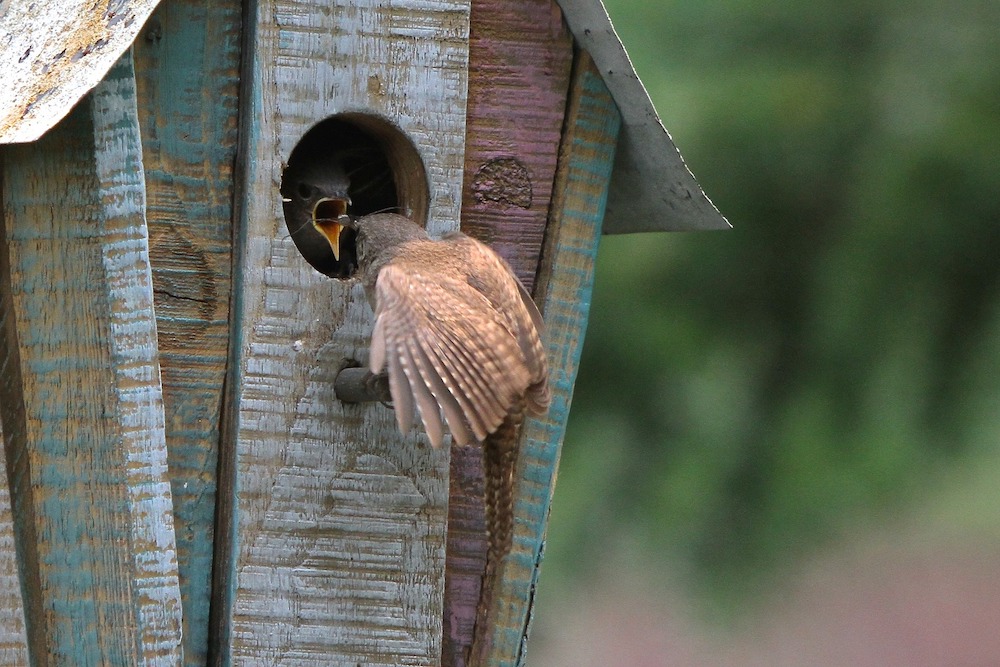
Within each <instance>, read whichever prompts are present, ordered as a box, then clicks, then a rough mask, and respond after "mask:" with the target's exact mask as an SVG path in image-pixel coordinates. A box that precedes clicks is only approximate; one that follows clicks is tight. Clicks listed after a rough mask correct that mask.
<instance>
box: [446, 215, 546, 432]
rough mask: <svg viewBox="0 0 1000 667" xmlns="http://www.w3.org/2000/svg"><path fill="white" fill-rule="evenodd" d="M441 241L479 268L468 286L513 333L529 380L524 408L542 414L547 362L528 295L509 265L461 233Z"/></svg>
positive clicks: (538, 321)
mask: <svg viewBox="0 0 1000 667" xmlns="http://www.w3.org/2000/svg"><path fill="white" fill-rule="evenodd" d="M442 241H443V242H445V243H448V244H450V245H452V246H454V247H455V248H456V250H457V251H458V252H457V254H459V255H460V256H462V257H463V258H464V262H465V263H466V265H468V266H475V267H478V268H479V270H477V271H475V272H471V273H470V274H469V277H468V282H469V284H470V285H472V286H473V287H475V288H476V290H477V291H478V292H479V293H480V294H482V295H483V296H485V297H486V298H487V299H489V301H490V303H491V304H492V306H493V308H494V309H495V310H496V312H497V313H499V314H500V316H501V317H502V318H503V320H502V321H503V322H504V323H505V324H506V326H507V328H508V330H509V331H512V332H515V334H516V336H517V342H518V344H519V345H520V347H521V354H522V355H523V358H524V361H525V363H526V364H527V367H528V372H529V373H530V377H531V382H530V384H529V386H528V387H527V390H526V392H525V396H524V398H525V407H526V408H527V409H528V411H529V412H531V413H532V414H535V415H541V414H544V413H545V411H546V410H548V407H549V401H550V399H551V394H550V392H549V384H548V377H549V369H548V360H547V358H546V354H545V347H544V346H543V345H542V338H541V337H542V334H543V332H544V330H545V324H544V322H543V321H542V314H541V313H540V312H538V307H537V306H536V305H535V302H534V301H533V300H532V299H531V295H530V294H528V290H526V289H525V287H524V285H522V284H521V281H520V280H518V279H517V276H516V275H515V274H514V271H513V269H511V268H510V265H509V264H507V262H505V261H504V260H503V259H502V258H501V257H500V256H499V255H497V254H496V253H495V252H493V250H491V249H490V248H489V247H488V246H486V245H484V244H483V243H480V242H479V241H477V240H475V239H473V238H470V237H469V236H466V235H465V234H462V233H461V232H452V233H449V234H445V236H444V238H443V239H442Z"/></svg>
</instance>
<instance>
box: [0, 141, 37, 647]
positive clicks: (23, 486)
mask: <svg viewBox="0 0 1000 667" xmlns="http://www.w3.org/2000/svg"><path fill="white" fill-rule="evenodd" d="M3 171H4V154H3V152H2V151H0V443H3V448H4V458H3V461H4V474H3V475H0V492H2V493H3V495H4V497H3V499H0V525H2V528H0V534H2V535H3V536H4V537H3V538H2V542H3V545H2V546H0V550H2V551H0V561H2V564H0V578H2V581H0V637H2V639H0V659H2V660H0V663H2V664H10V665H22V664H27V663H28V654H29V642H30V653H34V654H35V655H41V654H42V653H44V647H45V632H44V623H43V622H42V607H41V595H40V594H39V590H40V588H41V583H40V581H39V576H38V553H37V546H38V538H37V536H36V533H35V516H34V514H35V513H34V502H33V494H32V492H31V472H30V470H29V469H28V466H29V462H28V456H27V452H26V451H25V447H24V444H23V442H19V441H17V440H15V439H14V434H15V433H17V434H19V435H20V436H22V438H23V436H24V433H25V430H26V429H25V424H24V419H25V414H24V402H23V401H22V400H21V391H20V388H21V355H20V353H19V351H18V343H17V322H16V321H15V318H14V302H13V295H12V293H11V272H10V245H9V244H8V243H7V237H8V234H7V226H8V224H9V221H8V220H7V216H6V207H5V206H4V203H3V190H4V188H3V181H4V178H3ZM4 424H6V428H5V427H4ZM8 535H9V538H8V537H7V536H8ZM8 539H9V540H10V541H9V543H8ZM22 591H28V592H29V594H28V595H27V596H25V595H23V593H22ZM32 628H33V629H34V630H35V631H34V632H32V631H31V629H32ZM40 664H41V663H40Z"/></svg>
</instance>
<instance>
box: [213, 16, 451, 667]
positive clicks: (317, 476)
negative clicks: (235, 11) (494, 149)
mask: <svg viewBox="0 0 1000 667" xmlns="http://www.w3.org/2000/svg"><path fill="white" fill-rule="evenodd" d="M468 14H469V7H468V3H467V2H463V1H446V2H435V3H427V2H417V1H412V2H394V3H392V4H391V5H386V4H384V3H379V2H374V1H368V2H356V3H355V2H346V0H345V1H341V2H334V3H332V4H330V5H328V6H327V5H324V6H317V5H316V4H314V3H307V2H287V1H286V2H267V1H261V2H259V3H258V4H257V6H256V10H255V14H254V15H253V16H252V17H251V19H250V21H251V23H252V24H253V33H252V34H249V33H248V34H247V36H246V38H247V41H248V42H251V43H252V44H253V45H254V48H253V51H252V52H248V53H247V64H248V67H247V68H246V69H245V70H244V81H245V83H246V84H247V86H248V88H247V89H246V90H245V93H244V95H243V97H242V101H241V104H244V105H248V106H246V108H245V109H244V111H245V114H244V116H243V118H242V121H241V122H242V125H241V138H240V142H241V148H242V151H243V152H242V154H241V157H240V160H239V161H240V163H242V165H243V166H244V168H245V170H246V171H245V174H244V175H243V177H242V179H241V192H242V193H243V194H241V195H239V196H238V197H237V200H238V201H241V202H242V205H243V206H244V208H243V210H242V212H241V213H240V216H239V221H240V225H241V229H240V230H239V232H238V239H239V244H240V245H239V247H238V248H237V250H236V251H237V253H238V255H239V258H238V264H237V266H238V270H237V273H236V275H235V282H234V285H235V292H236V293H235V297H234V304H235V310H234V312H233V327H234V328H233V334H232V341H233V342H232V345H233V357H232V360H231V368H232V372H233V375H232V382H231V391H232V394H231V395H230V397H229V398H228V399H227V401H228V403H227V408H226V410H227V412H226V415H225V425H224V429H225V433H224V438H223V446H224V447H231V448H232V449H227V450H225V451H224V452H223V454H222V456H223V460H222V464H223V466H224V467H223V469H224V470H225V471H226V473H225V477H223V478H220V502H223V503H224V504H223V506H222V507H221V514H220V516H221V517H223V519H224V520H225V521H229V522H230V524H229V525H230V527H231V531H232V532H230V533H227V534H226V535H224V536H223V537H224V538H227V539H230V540H231V542H232V543H231V544H230V545H229V547H230V550H229V554H230V555H229V556H227V555H226V554H222V555H221V556H220V560H219V561H218V562H219V571H218V573H217V577H218V580H217V583H218V588H217V591H216V592H217V598H216V607H215V609H216V611H215V613H214V618H213V628H214V630H215V632H216V634H217V635H218V637H219V638H220V642H221V647H220V652H219V654H218V656H216V657H215V660H216V662H217V663H219V664H227V663H230V662H231V663H235V664H276V665H278V664H280V665H307V664H308V665H318V664H351V665H354V664H365V665H400V664H410V665H436V664H438V662H439V660H440V642H441V614H442V592H443V588H444V550H445V523H446V504H447V494H448V478H447V474H448V452H447V451H446V450H441V451H434V450H432V449H431V448H430V447H429V445H427V443H426V439H425V438H424V436H422V435H418V434H415V433H411V434H410V435H409V436H407V437H405V438H404V437H401V436H400V435H399V434H398V433H397V429H396V426H395V421H394V418H393V415H392V413H391V411H390V410H388V409H387V408H385V407H384V406H381V405H378V404H375V405H364V406H358V405H344V404H341V403H339V402H338V401H337V400H336V398H335V395H334V389H333V382H334V378H335V377H336V375H337V372H338V371H339V369H340V368H341V367H342V366H343V365H344V364H345V363H346V361H347V360H349V359H355V360H361V361H366V360H367V355H368V351H367V348H368V338H369V335H370V330H371V326H372V313H371V309H370V307H369V306H368V304H367V303H366V301H365V298H364V294H363V290H362V288H361V286H360V285H358V284H356V283H354V282H341V281H336V280H331V279H328V278H326V277H325V276H322V275H321V274H319V273H317V272H316V271H314V270H313V269H312V268H311V267H310V266H309V265H308V264H307V263H306V262H305V260H304V259H303V258H302V257H301V255H299V253H298V251H297V250H296V248H295V246H294V244H293V243H292V241H291V240H290V238H289V237H288V233H287V230H286V229H285V227H284V222H283V220H282V207H281V200H280V195H279V193H278V187H279V184H280V181H281V173H282V167H283V165H284V161H285V160H287V159H288V156H289V154H290V153H291V150H292V148H293V147H294V146H295V144H296V142H297V141H298V140H299V138H301V137H302V135H303V134H305V132H306V131H307V130H309V129H310V128H311V127H312V126H313V125H314V124H315V123H317V122H318V121H320V120H322V119H324V118H326V117H328V116H330V115H332V114H334V113H338V112H345V111H367V112H371V113H375V114H378V115H380V116H382V117H383V118H385V119H387V120H388V121H390V122H392V123H394V124H395V125H396V126H398V127H399V128H401V129H402V130H403V131H404V132H405V133H406V134H407V136H408V137H409V138H410V139H411V140H412V141H413V143H414V145H415V146H416V148H417V150H418V151H419V153H420V155H421V157H422V159H423V162H424V165H425V167H426V171H427V176H428V179H429V188H430V198H429V201H430V215H429V224H428V226H429V228H430V229H431V231H432V232H434V233H441V232H443V231H446V230H449V229H456V228H457V227H458V223H459V207H460V202H461V182H462V168H463V159H464V157H463V144H464V138H465V106H466V86H467V83H466V81H467V74H466V67H467V56H468V54H467V40H468ZM223 494H225V497H224V498H223V497H222V496H223Z"/></svg>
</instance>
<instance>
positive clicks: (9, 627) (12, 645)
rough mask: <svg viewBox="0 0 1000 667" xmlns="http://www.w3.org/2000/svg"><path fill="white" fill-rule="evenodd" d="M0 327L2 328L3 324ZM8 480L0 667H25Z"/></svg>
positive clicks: (0, 497)
mask: <svg viewBox="0 0 1000 667" xmlns="http://www.w3.org/2000/svg"><path fill="white" fill-rule="evenodd" d="M2 317H3V310H2V309H0V318H2ZM0 326H3V325H2V323H0ZM0 335H2V334H0ZM2 347H3V344H2V343H0V349H2ZM0 354H2V353H0ZM5 370H6V365H5V364H4V363H3V361H2V360H0V373H3V372H4V371H5ZM0 396H2V392H0ZM0 400H2V399H0ZM0 410H2V409H0ZM2 422H3V417H2V414H0V443H2V442H3V441H4V440H3V423H2ZM7 477H8V476H7V475H6V474H3V475H0V665H27V664H28V634H27V628H26V624H25V618H24V616H25V613H24V612H25V610H24V602H23V600H22V598H21V577H20V576H19V574H18V567H17V563H18V559H17V542H16V537H15V536H14V508H13V506H12V504H11V494H10V491H9V488H8V484H7Z"/></svg>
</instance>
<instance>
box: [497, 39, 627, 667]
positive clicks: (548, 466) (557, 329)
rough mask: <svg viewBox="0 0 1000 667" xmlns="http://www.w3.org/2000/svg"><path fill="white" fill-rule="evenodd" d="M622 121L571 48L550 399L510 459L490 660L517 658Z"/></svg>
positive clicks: (551, 259)
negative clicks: (510, 498) (514, 474)
mask: <svg viewBox="0 0 1000 667" xmlns="http://www.w3.org/2000/svg"><path fill="white" fill-rule="evenodd" d="M620 125H621V120H620V117H619V115H618V110H617V108H616V107H615V103H614V100H613V99H612V98H611V95H610V94H609V93H608V90H607V88H606V87H605V86H604V83H603V82H602V80H601V77H600V74H599V73H598V72H597V70H596V69H595V67H594V65H593V62H592V61H591V60H590V57H589V56H588V55H587V54H586V52H584V51H580V52H579V53H578V56H577V60H576V64H575V65H574V75H573V83H572V86H571V89H570V100H569V105H568V109H567V113H566V130H565V133H564V135H563V143H562V148H561V149H560V156H559V170H558V174H557V177H556V187H555V194H554V197H553V203H552V220H551V222H550V227H549V231H548V234H547V237H546V242H545V252H544V254H543V260H542V267H541V270H540V272H539V279H538V285H539V290H538V294H537V295H536V299H537V300H538V302H539V304H540V306H541V308H542V312H543V313H544V316H545V325H546V336H545V343H546V347H547V349H548V353H549V368H550V373H551V375H550V385H551V387H552V406H551V407H550V408H549V413H548V415H547V416H546V417H545V418H542V419H529V420H528V421H527V422H526V423H525V427H524V432H523V434H522V446H521V459H520V461H519V465H518V487H517V500H516V502H515V505H514V515H515V517H516V519H517V523H516V526H515V533H514V547H513V549H512V550H511V553H510V555H509V556H508V557H507V558H506V559H505V560H504V563H503V572H502V575H501V577H500V594H499V595H498V599H497V602H496V605H495V607H494V611H493V617H494V618H495V619H496V622H495V624H494V629H493V643H492V651H491V654H490V659H489V662H488V664H490V665H503V666H511V665H521V664H523V663H524V645H525V642H526V640H527V634H528V624H529V620H530V614H531V606H532V602H533V600H534V590H535V582H536V580H537V577H538V572H539V567H540V565H541V558H542V551H543V547H544V542H545V530H546V526H547V524H548V517H549V506H550V503H551V499H552V491H553V488H554V484H555V477H556V469H557V467H558V463H559V452H560V449H561V446H562V439H563V436H564V434H565V432H566V419H567V417H568V414H569V406H570V402H571V400H572V397H573V384H574V383H575V381H576V373H577V369H578V367H579V363H580V352H581V349H582V345H583V337H584V333H585V331H586V327H587V317H588V314H589V310H590V296H591V290H592V287H593V281H594V262H595V260H596V257H597V245H598V241H599V239H600V233H601V222H602V220H603V217H604V209H605V205H606V203H607V197H608V183H609V181H610V177H611V166H612V164H613V161H614V154H615V145H616V141H617V138H618V130H619V128H620Z"/></svg>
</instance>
